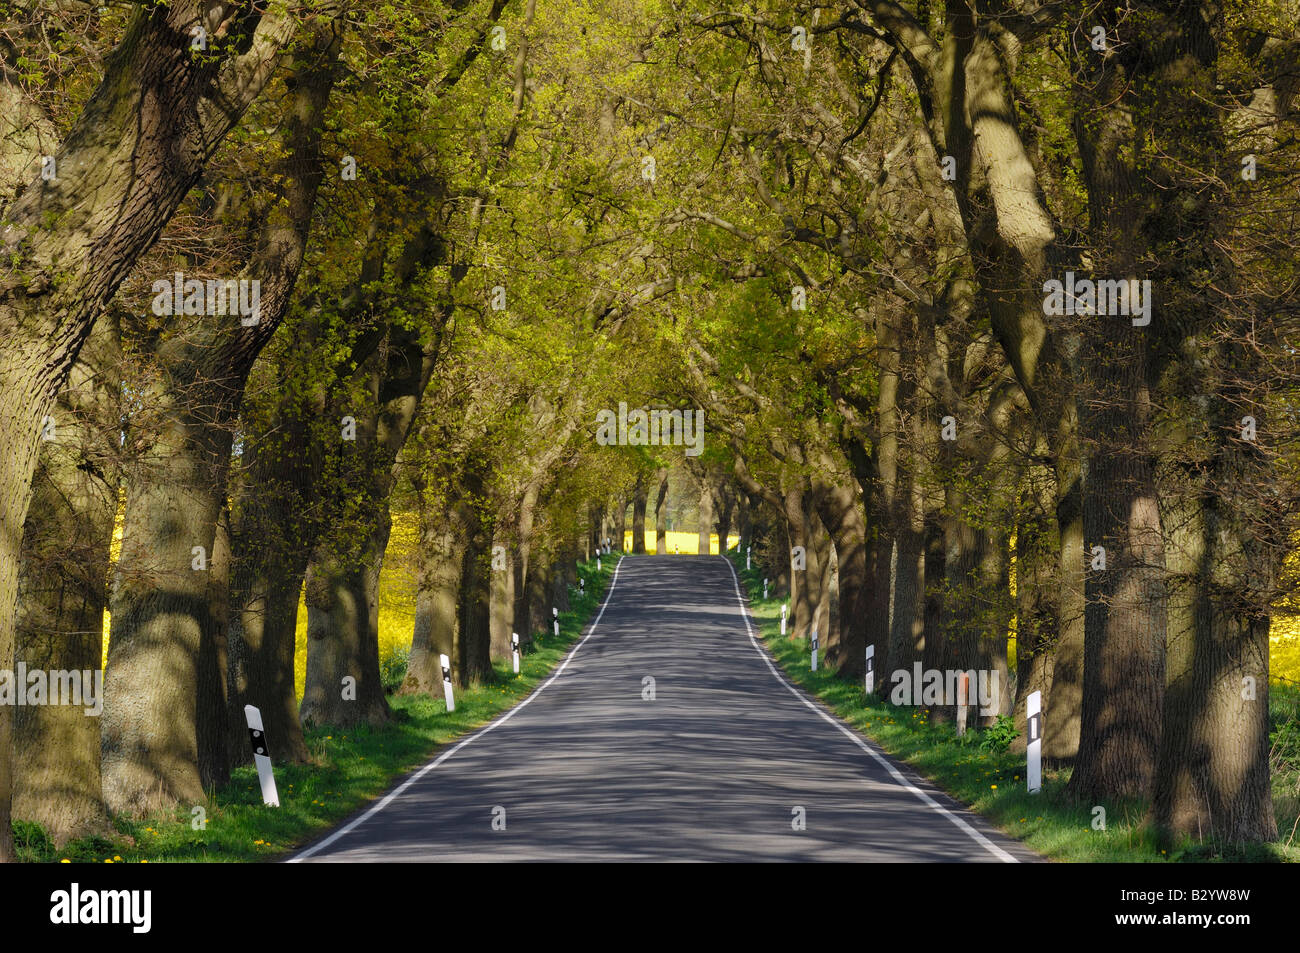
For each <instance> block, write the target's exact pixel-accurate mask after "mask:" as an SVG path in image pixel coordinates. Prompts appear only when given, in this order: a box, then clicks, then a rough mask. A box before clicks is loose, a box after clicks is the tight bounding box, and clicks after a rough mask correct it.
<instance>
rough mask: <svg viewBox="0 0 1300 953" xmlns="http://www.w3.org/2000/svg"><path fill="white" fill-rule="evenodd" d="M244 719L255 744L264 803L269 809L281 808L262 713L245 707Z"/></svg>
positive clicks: (254, 759) (251, 707)
mask: <svg viewBox="0 0 1300 953" xmlns="http://www.w3.org/2000/svg"><path fill="white" fill-rule="evenodd" d="M244 718H245V719H246V720H247V721H248V740H249V741H251V742H252V743H253V761H254V762H255V763H256V764H257V780H258V781H260V782H261V783H262V803H263V804H265V805H267V806H268V807H279V806H280V792H278V791H277V790H276V789H275V774H274V772H272V771H271V749H270V748H268V747H267V745H266V730H265V729H264V728H263V727H262V713H261V712H260V711H258V710H257V708H255V707H254V706H252V705H245V706H244Z"/></svg>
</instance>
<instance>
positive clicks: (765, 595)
mask: <svg viewBox="0 0 1300 953" xmlns="http://www.w3.org/2000/svg"><path fill="white" fill-rule="evenodd" d="M763 598H764V599H766V598H767V577H766V576H764V577H763Z"/></svg>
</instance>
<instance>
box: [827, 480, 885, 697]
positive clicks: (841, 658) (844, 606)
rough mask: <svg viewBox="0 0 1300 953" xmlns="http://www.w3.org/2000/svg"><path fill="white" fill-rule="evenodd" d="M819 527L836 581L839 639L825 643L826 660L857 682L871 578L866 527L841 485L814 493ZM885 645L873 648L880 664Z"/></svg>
mask: <svg viewBox="0 0 1300 953" xmlns="http://www.w3.org/2000/svg"><path fill="white" fill-rule="evenodd" d="M817 498H818V502H819V506H818V512H819V513H820V514H821V519H822V524H823V525H824V526H825V527H826V530H827V532H828V533H829V534H830V538H831V540H832V541H833V542H834V544H835V555H836V558H837V561H838V566H837V569H838V578H839V583H838V584H839V613H838V614H839V620H838V621H839V625H838V629H839V638H838V639H835V640H833V641H828V642H827V644H826V661H827V663H828V664H830V665H834V666H835V667H836V668H837V669H838V670H839V675H840V677H841V678H844V679H848V680H850V681H854V682H856V681H860V680H861V679H862V676H863V674H864V671H865V664H866V647H867V621H868V619H867V613H868V606H869V604H870V601H871V600H870V592H871V582H872V580H871V578H870V576H869V573H868V569H869V567H868V565H867V545H866V536H867V527H866V522H865V520H864V519H863V516H862V510H861V508H860V506H859V504H858V499H857V494H856V493H855V492H854V490H853V488H852V487H850V486H847V485H845V484H835V485H833V486H828V487H824V488H822V489H821V491H820V492H818V494H817ZM887 649H888V646H884V645H882V646H880V647H879V648H878V649H877V652H878V653H879V656H880V657H881V660H882V662H883V658H884V656H886V654H887Z"/></svg>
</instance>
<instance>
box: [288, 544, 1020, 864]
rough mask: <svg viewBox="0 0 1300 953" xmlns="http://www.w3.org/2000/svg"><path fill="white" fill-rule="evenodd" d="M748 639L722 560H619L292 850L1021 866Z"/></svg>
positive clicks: (430, 856)
mask: <svg viewBox="0 0 1300 953" xmlns="http://www.w3.org/2000/svg"><path fill="white" fill-rule="evenodd" d="M752 632H753V627H752V623H751V621H750V620H749V618H748V614H747V612H745V610H744V609H743V607H742V602H741V598H740V593H739V589H738V586H737V582H736V578H735V574H734V573H733V571H732V569H731V566H730V564H729V563H728V562H727V561H726V560H724V559H723V558H721V557H718V556H637V557H627V558H624V559H623V560H622V561H621V562H620V564H619V566H618V570H617V573H616V575H615V578H614V582H613V585H612V587H611V588H610V590H609V592H608V593H607V596H606V601H605V603H604V606H603V608H602V611H601V613H600V614H599V615H598V617H597V619H596V620H595V621H594V623H593V625H592V626H591V627H590V628H589V630H588V634H587V635H586V637H585V638H584V639H583V640H582V641H581V642H580V643H579V645H578V646H577V648H576V649H575V650H574V651H573V652H572V653H571V654H570V655H569V657H568V658H567V659H566V660H565V662H564V663H562V665H561V666H560V668H559V669H558V670H557V672H556V674H555V675H554V676H553V677H552V678H551V679H550V680H549V681H547V682H546V683H544V684H543V685H542V687H541V688H539V689H538V691H537V692H535V693H534V694H533V695H532V696H530V697H529V698H528V699H527V700H526V701H524V702H523V703H521V704H520V705H519V706H516V707H515V708H514V709H512V710H511V711H510V712H507V713H505V714H503V715H502V716H501V717H500V718H498V719H497V720H496V721H494V722H493V723H492V724H491V725H489V726H487V727H486V728H484V729H481V730H480V731H478V732H476V733H475V734H473V735H471V736H469V737H468V738H467V739H466V740H465V741H462V742H460V743H459V744H457V745H456V746H454V747H452V748H449V749H446V750H444V751H443V752H442V753H440V754H439V756H438V757H436V758H435V759H434V760H433V761H431V762H430V763H429V764H427V765H425V766H424V767H422V768H420V769H419V770H417V771H415V772H413V773H412V774H411V775H409V776H408V777H407V778H406V779H404V780H403V781H402V782H400V783H399V784H397V785H396V786H395V787H394V789H393V790H392V791H391V792H389V794H387V795H386V796H385V797H383V798H381V799H380V800H379V801H376V802H375V803H374V804H373V805H371V806H369V807H368V808H366V809H364V810H362V811H360V812H358V814H357V815H355V816H354V817H353V818H351V819H349V820H348V821H347V822H345V823H344V824H343V825H341V826H340V827H339V828H338V830H336V831H335V832H333V833H331V834H329V835H327V836H325V837H323V838H322V839H320V840H319V841H317V842H316V843H315V844H312V845H309V846H308V847H306V848H305V849H303V850H302V851H300V852H299V853H298V854H297V855H295V856H294V857H292V858H291V859H290V860H291V862H298V861H304V862H305V861H310V862H317V861H341V862H349V863H357V862H367V861H384V862H395V861H444V860H455V861H489V860H491V861H526V860H550V861H610V860H634V861H636V860H645V861H652V860H654V861H687V860H695V861H761V860H789V861H983V862H1011V861H1027V860H1036V859H1038V858H1037V856H1036V855H1034V854H1033V853H1031V852H1030V851H1028V850H1026V849H1025V848H1023V847H1022V846H1020V845H1019V844H1018V843H1017V842H1016V841H1014V840H1013V839H1011V838H1008V837H1006V836H1005V835H1003V834H1000V833H999V832H997V831H996V830H995V829H994V828H992V827H991V826H990V825H989V824H987V823H986V822H984V821H983V820H981V819H980V818H978V817H976V816H975V815H973V814H971V813H970V812H968V811H966V810H965V809H963V808H961V807H960V806H958V805H957V804H956V803H955V802H953V801H952V800H951V799H949V798H947V797H946V796H944V795H943V794H941V793H939V792H938V791H937V790H936V789H935V788H933V787H932V786H931V785H929V784H928V783H927V782H925V781H923V780H921V779H920V778H919V777H917V776H916V775H915V774H914V773H912V772H911V771H910V770H908V769H907V768H905V767H903V766H901V765H899V764H897V763H896V762H893V761H892V760H891V759H889V758H888V757H887V756H885V755H883V754H881V753H880V752H879V751H878V750H877V749H876V748H875V747H874V746H873V745H871V744H870V743H869V742H866V741H865V740H864V739H862V738H861V736H860V735H858V734H857V733H856V732H853V731H851V730H850V729H848V728H846V727H844V726H843V724H842V723H841V722H840V721H839V720H838V719H836V718H834V717H833V716H831V715H829V714H827V713H826V712H825V711H824V709H822V707H821V706H820V705H818V704H817V703H815V702H813V701H811V700H809V699H808V698H807V697H806V696H804V695H803V693H801V692H798V691H797V690H795V689H792V688H791V687H790V686H789V684H788V683H787V682H786V681H785V679H784V678H783V677H782V676H781V675H779V674H778V671H779V670H778V669H777V668H776V666H775V665H774V664H773V663H771V662H770V661H769V659H768V656H767V655H766V653H765V652H764V651H763V650H762V649H761V648H760V647H759V645H760V643H758V642H757V639H756V636H755V635H752V634H751V633H752ZM647 677H648V678H652V679H654V699H653V700H646V699H644V698H643V694H645V686H646V682H645V681H644V680H645V679H646V678H647ZM797 809H802V811H799V810H797ZM800 815H802V817H803V819H804V824H805V826H804V829H802V830H796V829H795V827H796V826H797V825H796V823H795V822H796V821H797V820H798V819H799V817H800Z"/></svg>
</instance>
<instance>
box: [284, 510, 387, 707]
mask: <svg viewBox="0 0 1300 953" xmlns="http://www.w3.org/2000/svg"><path fill="white" fill-rule="evenodd" d="M391 526H392V524H391V521H390V519H389V514H388V504H387V502H384V503H382V504H380V506H379V511H378V513H377V514H376V515H375V517H374V522H373V524H372V525H371V526H370V528H369V532H367V533H366V534H365V536H364V537H363V542H362V548H361V550H360V552H351V551H349V550H347V549H342V550H339V549H335V548H334V547H333V546H330V545H329V544H325V545H323V546H319V547H318V548H317V551H316V553H315V554H313V556H312V559H311V562H310V563H309V564H308V566H307V580H306V601H307V684H306V690H305V691H304V692H303V698H302V707H301V708H300V709H299V713H298V714H299V717H300V718H301V719H302V723H303V725H304V726H309V725H335V726H338V727H343V726H347V725H355V724H369V725H379V724H383V723H384V722H385V721H387V720H388V718H389V714H390V711H389V708H388V700H387V699H386V698H385V697H384V686H383V683H382V681H381V680H380V677H379V572H380V569H381V567H382V566H383V561H384V550H385V549H386V548H387V546H388V535H389V531H390V529H391ZM362 531H363V532H364V528H362Z"/></svg>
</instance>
